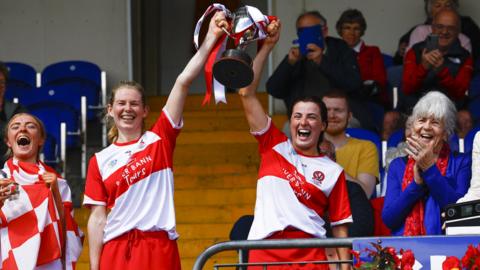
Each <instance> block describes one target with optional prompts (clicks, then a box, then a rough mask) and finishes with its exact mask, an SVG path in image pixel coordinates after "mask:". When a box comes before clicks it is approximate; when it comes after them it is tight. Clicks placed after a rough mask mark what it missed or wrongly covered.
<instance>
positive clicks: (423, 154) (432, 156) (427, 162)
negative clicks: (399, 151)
mask: <svg viewBox="0 0 480 270" xmlns="http://www.w3.org/2000/svg"><path fill="white" fill-rule="evenodd" d="M439 140H441V138H437V137H434V138H433V139H432V140H430V141H429V142H427V143H425V142H423V141H422V140H421V139H420V136H418V135H416V134H412V136H410V137H408V138H407V145H408V147H407V148H406V149H405V151H406V152H407V154H408V155H409V156H410V157H411V158H413V159H414V160H415V168H414V177H415V182H417V183H418V184H423V179H422V178H421V177H420V172H421V171H425V170H427V169H428V168H430V167H431V166H432V165H433V164H435V163H436V162H437V158H438V155H437V154H436V153H435V152H434V148H435V146H436V145H438V143H439Z"/></svg>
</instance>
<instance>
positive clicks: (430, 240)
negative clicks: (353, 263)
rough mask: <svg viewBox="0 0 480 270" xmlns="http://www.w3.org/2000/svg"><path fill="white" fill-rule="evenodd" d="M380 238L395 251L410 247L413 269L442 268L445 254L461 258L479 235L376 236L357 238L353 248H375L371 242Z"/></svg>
mask: <svg viewBox="0 0 480 270" xmlns="http://www.w3.org/2000/svg"><path fill="white" fill-rule="evenodd" d="M378 240H381V245H382V247H394V248H395V250H396V251H397V253H398V252H399V251H400V249H404V250H407V249H410V250H412V252H413V253H414V255H415V260H416V261H415V265H414V266H413V269H414V270H418V269H423V270H426V269H431V270H436V269H439V270H441V269H442V263H443V261H444V260H445V258H446V257H447V256H456V257H457V258H459V259H460V260H461V259H462V257H463V255H464V254H465V251H467V248H468V246H469V245H470V244H472V245H474V246H475V247H477V246H478V244H479V243H480V235H469V236H423V237H385V238H383V237H377V238H359V239H357V240H354V241H353V249H354V250H356V251H364V250H365V248H369V249H372V250H375V248H374V247H373V246H372V244H371V243H377V241H378ZM361 255H362V256H361V257H360V259H361V260H367V261H368V258H362V257H363V256H367V255H366V254H365V252H362V253H361Z"/></svg>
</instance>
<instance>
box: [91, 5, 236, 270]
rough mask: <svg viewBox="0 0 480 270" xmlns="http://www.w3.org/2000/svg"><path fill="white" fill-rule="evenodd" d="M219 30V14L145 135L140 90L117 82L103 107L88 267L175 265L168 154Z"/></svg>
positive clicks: (93, 165)
mask: <svg viewBox="0 0 480 270" xmlns="http://www.w3.org/2000/svg"><path fill="white" fill-rule="evenodd" d="M220 22H221V24H217V23H220ZM221 27H228V24H227V22H226V20H225V14H224V13H223V12H217V13H215V14H214V15H213V16H212V19H211V20H210V25H209V28H208V33H207V35H206V37H205V39H204V41H203V43H202V45H201V46H200V48H199V50H198V51H197V53H196V54H195V55H194V56H193V57H192V59H191V60H190V61H189V62H188V64H187V66H186V67H185V69H184V70H183V72H182V73H181V74H180V75H179V76H178V77H177V80H176V82H175V84H174V86H173V88H172V91H171V93H170V95H169V97H168V99H167V102H166V104H165V107H164V108H163V110H162V113H161V114H160V116H159V117H158V119H157V121H156V123H155V124H154V125H153V127H152V128H151V129H150V130H149V131H145V130H144V119H145V118H146V117H147V114H148V107H147V105H146V103H145V94H144V91H143V88H142V86H141V85H139V84H137V83H135V82H123V83H121V84H120V85H119V86H118V87H116V88H114V89H113V91H112V94H111V97H110V100H109V103H108V105H107V113H108V116H109V117H110V118H111V119H113V126H112V128H111V129H110V132H109V138H110V140H111V142H112V144H111V145H110V146H108V147H107V148H105V149H104V150H102V151H101V152H98V153H96V154H95V155H94V156H93V157H92V158H91V159H90V163H89V166H88V173H87V178H86V185H85V198H84V202H83V204H84V205H86V206H88V207H90V208H91V213H90V217H89V220H88V236H89V244H90V246H89V247H90V248H89V251H90V269H99V268H100V269H165V270H175V269H180V268H181V267H180V256H179V253H178V247H177V242H176V239H177V238H178V234H177V231H176V229H175V212H174V204H173V172H172V166H173V165H172V162H173V151H174V148H175V141H176V138H177V136H178V134H179V132H180V129H181V128H182V126H183V121H182V112H183V107H184V104H185V99H186V97H187V93H188V89H189V86H190V85H191V83H192V81H193V80H194V79H195V78H196V77H197V75H198V74H199V73H200V72H201V70H202V68H203V66H204V64H205V62H206V60H207V57H208V54H209V52H210V51H211V50H212V48H213V47H214V45H215V43H216V41H217V40H218V38H219V37H220V36H221V35H222V34H223V33H224V32H223V30H222V29H221ZM107 209H108V210H107Z"/></svg>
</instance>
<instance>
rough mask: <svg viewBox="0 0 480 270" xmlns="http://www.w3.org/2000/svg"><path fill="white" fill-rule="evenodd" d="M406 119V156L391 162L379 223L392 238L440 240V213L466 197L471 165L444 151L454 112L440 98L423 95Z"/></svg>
mask: <svg viewBox="0 0 480 270" xmlns="http://www.w3.org/2000/svg"><path fill="white" fill-rule="evenodd" d="M412 118H413V123H412V135H411V136H410V137H409V138H407V144H408V147H407V149H406V152H407V154H408V156H406V157H400V158H397V159H395V160H393V161H392V163H391V164H390V168H389V170H388V178H387V183H388V184H387V192H386V195H385V204H384V208H383V213H382V218H383V221H384V223H385V225H387V226H388V227H389V228H390V229H391V231H392V234H393V235H405V236H414V235H433V234H441V233H442V229H441V220H440V213H441V212H442V210H443V208H444V207H445V206H446V205H447V204H450V203H454V202H456V201H457V200H458V199H459V198H460V197H462V196H463V195H464V194H465V193H466V192H467V190H468V187H469V182H470V175H471V171H470V164H471V159H470V156H469V155H464V154H456V153H455V154H454V153H452V152H451V151H450V148H449V146H448V143H447V139H448V138H449V137H450V135H452V133H453V132H454V128H455V119H456V109H455V105H454V104H453V103H452V101H451V100H450V99H449V98H448V97H446V96H445V95H444V94H442V93H440V92H435V91H433V92H429V93H428V94H426V95H425V96H424V97H422V98H421V99H420V100H419V101H418V103H417V104H416V105H415V107H414V108H413V113H412Z"/></svg>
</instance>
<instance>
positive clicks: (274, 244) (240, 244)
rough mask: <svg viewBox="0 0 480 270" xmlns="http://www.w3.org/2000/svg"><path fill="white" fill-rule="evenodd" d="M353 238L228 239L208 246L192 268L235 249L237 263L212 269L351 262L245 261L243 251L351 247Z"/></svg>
mask: <svg viewBox="0 0 480 270" xmlns="http://www.w3.org/2000/svg"><path fill="white" fill-rule="evenodd" d="M353 239H354V238H328V239H319V238H309V239H282V240H248V241H247V240H244V241H229V242H222V243H218V244H215V245H213V246H211V247H208V248H207V249H206V250H205V251H204V252H203V253H202V254H200V256H198V258H197V260H196V261H195V264H194V266H193V270H202V269H203V267H204V265H205V263H206V262H207V260H208V259H209V258H210V257H212V256H213V255H215V254H217V253H219V252H222V251H228V250H236V251H237V252H238V263H232V264H217V265H215V266H214V269H219V268H222V267H241V266H245V267H246V266H264V269H268V268H267V266H268V265H278V264H282V265H286V264H292V263H295V264H307V263H309V264H311V263H313V264H325V263H336V264H338V263H352V261H351V260H345V261H309V262H273V263H252V264H249V263H246V262H244V261H243V258H244V256H243V255H244V252H248V250H253V249H287V248H288V249H290V248H319V247H323V248H328V247H330V248H337V247H349V248H351V247H352V243H353Z"/></svg>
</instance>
